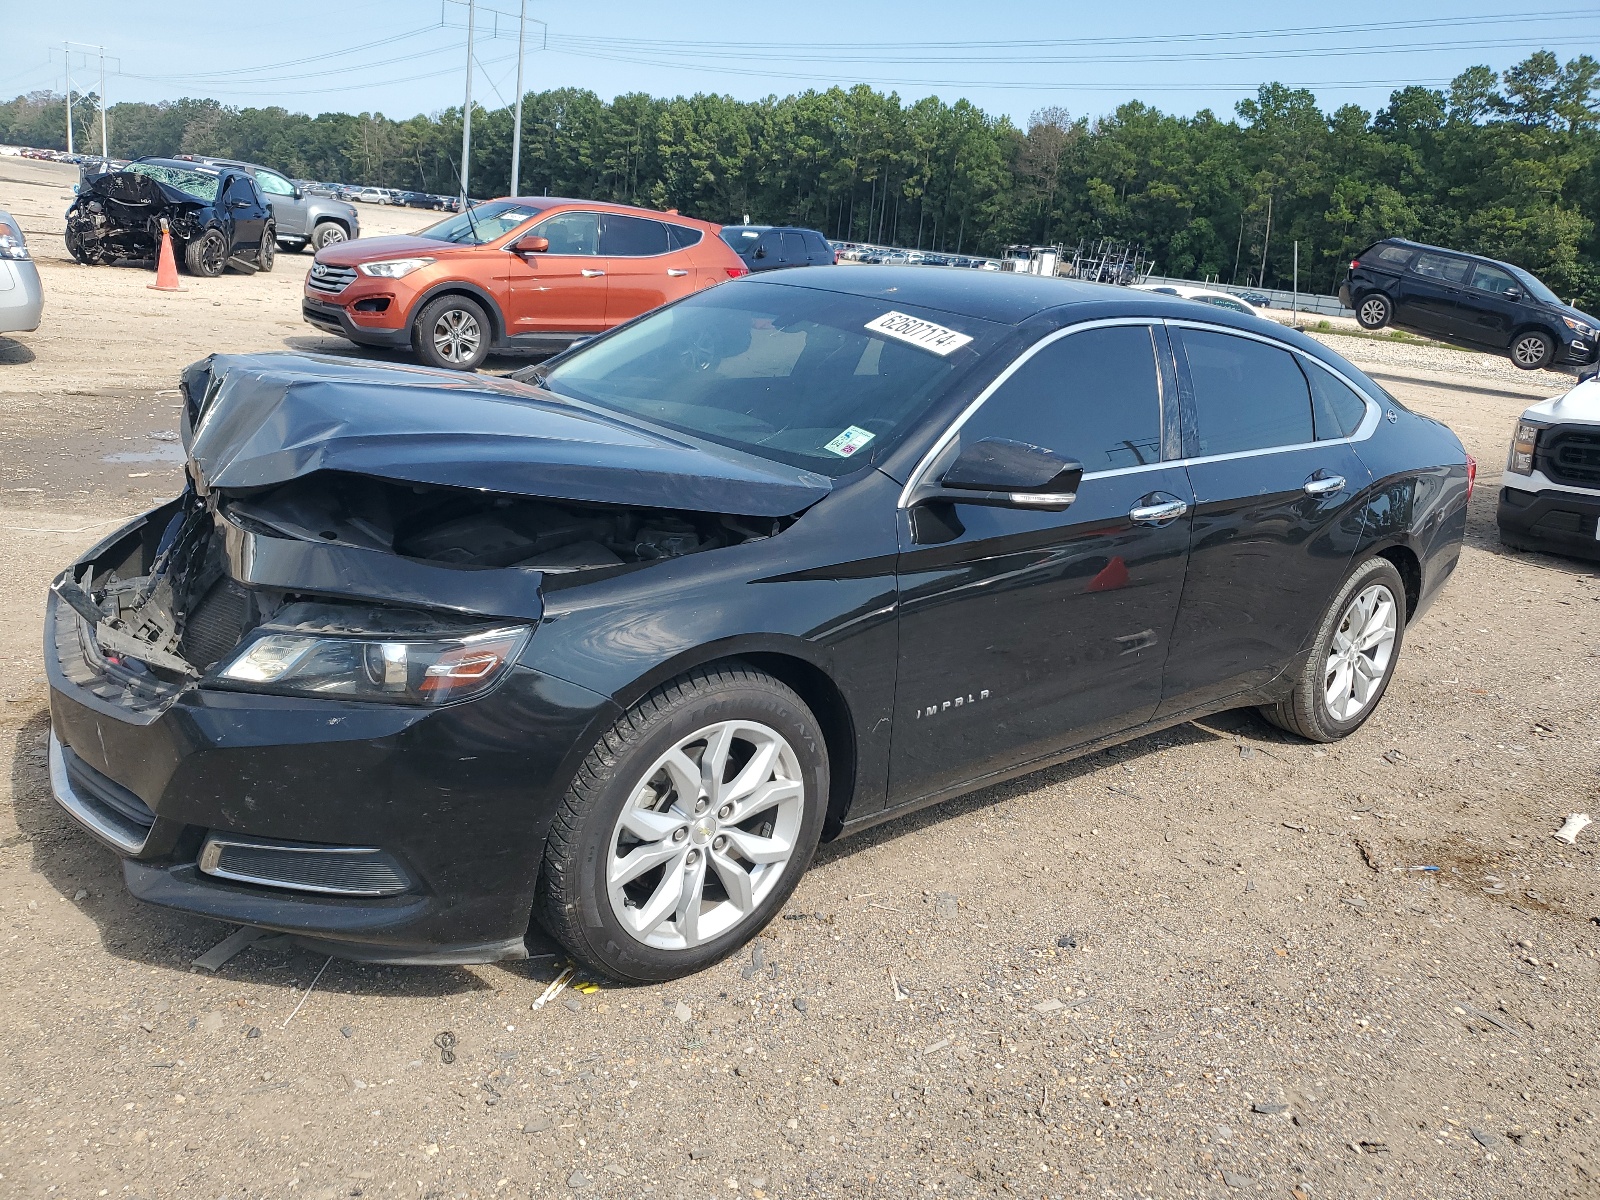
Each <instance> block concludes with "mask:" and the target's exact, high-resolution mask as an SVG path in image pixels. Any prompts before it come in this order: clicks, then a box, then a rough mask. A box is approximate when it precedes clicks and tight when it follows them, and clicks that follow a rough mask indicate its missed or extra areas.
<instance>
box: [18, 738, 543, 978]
mask: <svg viewBox="0 0 1600 1200" xmlns="http://www.w3.org/2000/svg"><path fill="white" fill-rule="evenodd" d="M49 730H50V715H49V712H48V711H46V710H45V709H42V708H41V709H40V710H39V711H38V712H36V713H34V714H33V715H32V716H30V717H29V718H28V719H27V720H26V721H25V722H24V723H23V724H22V726H21V728H20V729H19V730H18V733H17V742H16V752H15V754H14V756H13V759H12V764H11V794H12V804H13V808H14V811H15V818H16V822H17V827H18V829H19V831H20V834H21V838H22V839H23V840H26V841H27V842H28V844H29V847H30V849H31V850H32V852H33V869H34V871H35V872H36V873H37V874H38V875H39V876H40V877H41V878H42V879H43V880H44V881H45V882H46V883H47V884H48V885H49V886H50V887H51V888H53V889H54V890H55V892H56V893H57V896H58V897H59V900H52V901H50V902H49V903H51V904H62V903H66V904H74V905H76V906H77V908H78V911H79V912H81V913H82V914H83V915H84V916H86V917H88V918H89V919H90V920H91V921H92V922H93V923H94V925H95V928H96V931H97V933H98V935H99V939H100V944H101V946H102V947H103V948H104V950H105V951H106V953H107V954H109V955H111V956H112V957H114V958H118V959H123V960H125V961H127V962H130V963H135V964H138V965H140V966H144V967H149V968H155V969H158V970H164V971H169V972H171V973H173V974H175V975H187V974H189V973H190V972H191V971H192V970H193V968H191V966H190V963H191V962H192V961H193V960H194V959H195V958H196V957H198V956H199V955H201V954H203V953H204V952H205V951H207V950H209V949H210V948H211V947H212V946H214V945H216V944H217V943H218V942H220V941H222V940H223V939H224V938H225V937H227V936H228V935H229V934H230V933H231V932H232V931H233V929H234V928H235V926H232V925H228V924H225V923H223V922H220V921H213V920H209V919H207V918H205V917H193V916H189V915H187V914H184V913H179V912H173V911H171V910H168V909H163V908H157V907H156V906H154V905H150V904H145V903H142V902H141V901H139V900H135V899H134V898H133V896H132V895H130V894H129V893H128V891H127V889H126V888H125V887H123V884H122V869H121V865H120V862H121V860H120V859H118V857H117V856H116V855H115V854H113V853H112V852H111V851H110V850H109V849H107V848H106V847H104V846H102V845H101V844H100V843H99V842H97V841H95V839H94V838H93V837H92V836H90V835H89V833H88V832H87V831H85V830H83V829H81V828H80V827H79V826H78V825H77V823H76V822H74V821H73V820H72V818H71V817H69V816H68V815H67V814H66V813H65V812H64V811H63V810H62V809H61V807H60V806H59V805H57V804H56V802H55V800H54V798H53V797H52V796H51V794H50V779H49V768H48V764H47V760H46V757H45V751H46V745H47V739H48V736H49ZM45 903H46V902H45V901H44V900H43V899H41V900H40V904H41V906H43V905H44V904H45ZM57 936H62V935H61V934H60V931H59V929H58V933H57ZM67 936H70V935H67ZM535 949H536V950H543V949H544V947H543V946H539V947H535ZM326 957H327V956H326V955H324V954H320V953H315V952H313V951H309V950H304V949H300V948H298V947H293V946H285V947H283V948H282V949H274V950H271V951H268V950H261V949H254V948H252V949H248V950H245V951H244V952H243V953H241V954H239V955H237V956H235V957H234V958H233V959H231V960H230V961H229V962H228V963H227V964H226V965H225V966H223V967H222V968H221V970H220V971H219V972H218V975H219V977H224V978H226V979H228V980H229V981H230V982H236V983H247V984H259V985H263V986H267V987H276V988H287V987H289V986H291V985H293V984H295V983H303V982H304V981H306V980H308V979H310V978H311V976H312V975H313V974H315V973H316V971H317V969H318V968H319V967H321V966H322V965H323V962H324V960H325V959H326ZM557 961H559V960H557V959H554V958H551V957H543V958H534V959H530V960H529V961H527V962H513V963H506V964H503V966H504V968H505V969H506V970H507V971H508V972H509V973H511V974H513V975H516V976H518V977H521V978H525V979H529V980H533V981H536V982H543V981H544V980H545V979H546V978H548V976H549V975H550V974H551V973H552V964H554V963H555V962H557ZM317 988H318V989H319V990H322V991H332V992H345V993H351V994H357V995H365V996H420V997H442V996H455V995H462V994H465V993H468V992H478V991H486V990H493V988H494V984H492V983H490V982H486V981H485V980H484V979H482V978H480V977H479V976H478V975H477V974H475V973H474V972H473V971H471V970H468V969H466V968H461V967H385V966H378V965H375V964H371V963H356V962H347V961H345V960H342V959H334V960H333V961H332V962H330V963H328V964H327V968H326V970H325V971H324V973H323V975H322V977H321V978H320V980H319V981H318V983H317Z"/></svg>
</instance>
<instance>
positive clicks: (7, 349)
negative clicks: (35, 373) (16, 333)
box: [0, 337, 38, 367]
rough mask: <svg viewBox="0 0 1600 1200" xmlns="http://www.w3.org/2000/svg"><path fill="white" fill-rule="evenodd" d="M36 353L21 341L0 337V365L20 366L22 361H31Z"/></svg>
mask: <svg viewBox="0 0 1600 1200" xmlns="http://www.w3.org/2000/svg"><path fill="white" fill-rule="evenodd" d="M36 357H38V356H37V355H35V354H34V352H33V350H32V349H31V348H29V347H28V346H26V345H24V344H23V343H22V342H19V341H16V340H14V339H12V338H8V337H0V367H20V366H22V365H23V364H24V363H31V362H32V361H33V360H34V359H35V358H36Z"/></svg>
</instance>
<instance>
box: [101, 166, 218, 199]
mask: <svg viewBox="0 0 1600 1200" xmlns="http://www.w3.org/2000/svg"><path fill="white" fill-rule="evenodd" d="M86 192H87V193H92V194H94V195H96V196H104V197H105V198H106V199H108V200H115V201H116V202H117V203H118V204H141V205H151V206H153V207H161V206H165V205H168V204H193V205H198V206H200V207H205V206H206V205H208V204H210V203H211V201H209V200H205V199H202V198H201V197H199V196H191V195H190V194H189V193H188V192H186V191H183V190H182V189H181V188H175V187H173V186H172V185H171V184H169V183H162V182H161V181H160V180H159V179H152V178H151V177H150V176H148V175H141V174H140V173H139V172H137V171H108V172H106V173H105V174H103V175H89V176H86V177H85V178H84V181H83V186H82V189H81V190H80V192H79V194H80V195H82V194H83V193H86Z"/></svg>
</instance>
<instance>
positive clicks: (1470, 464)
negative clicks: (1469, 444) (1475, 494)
mask: <svg viewBox="0 0 1600 1200" xmlns="http://www.w3.org/2000/svg"><path fill="white" fill-rule="evenodd" d="M1477 486H1478V460H1477V459H1475V458H1473V457H1472V455H1470V454H1469V455H1467V499H1468V500H1469V501H1470V500H1471V499H1472V489H1473V488H1475V487H1477Z"/></svg>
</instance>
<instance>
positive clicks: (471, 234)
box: [417, 200, 544, 246]
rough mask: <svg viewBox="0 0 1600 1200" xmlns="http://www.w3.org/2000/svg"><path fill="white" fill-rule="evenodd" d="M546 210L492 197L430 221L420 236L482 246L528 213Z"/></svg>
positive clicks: (509, 228)
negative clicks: (441, 219)
mask: <svg viewBox="0 0 1600 1200" xmlns="http://www.w3.org/2000/svg"><path fill="white" fill-rule="evenodd" d="M543 211H544V210H543V209H540V208H536V207H534V206H533V205H531V204H522V203H519V202H518V201H516V200H491V201H489V202H488V203H487V204H480V205H478V206H477V207H475V208H473V209H470V210H469V211H467V212H464V213H461V214H460V215H459V216H454V217H447V218H445V219H444V220H443V221H440V222H439V223H438V224H437V225H430V226H428V227H427V228H426V229H424V230H421V231H420V232H419V233H418V234H417V236H418V237H425V238H433V239H434V240H435V241H439V242H456V243H458V244H461V245H465V246H479V245H482V244H483V243H484V242H492V241H494V240H495V239H496V238H498V237H501V236H503V235H505V234H508V233H510V232H511V231H512V230H513V229H515V228H516V227H517V226H518V225H521V224H522V223H523V222H524V221H526V220H527V219H528V218H529V217H537V216H538V215H539V214H540V213H541V212H543Z"/></svg>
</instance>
